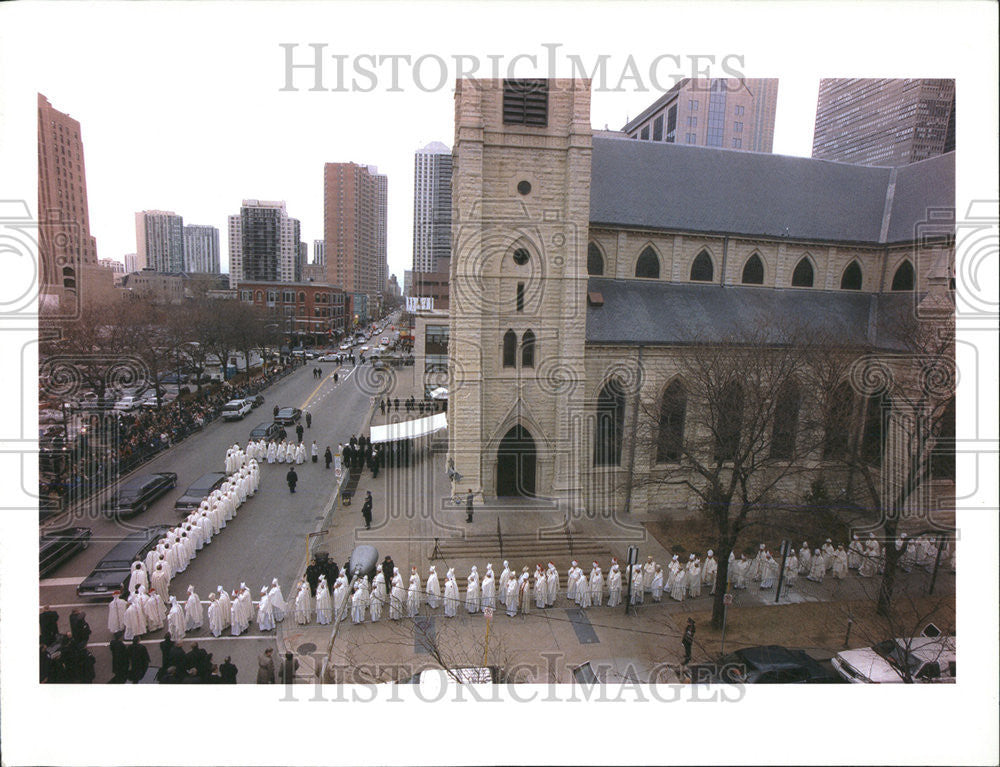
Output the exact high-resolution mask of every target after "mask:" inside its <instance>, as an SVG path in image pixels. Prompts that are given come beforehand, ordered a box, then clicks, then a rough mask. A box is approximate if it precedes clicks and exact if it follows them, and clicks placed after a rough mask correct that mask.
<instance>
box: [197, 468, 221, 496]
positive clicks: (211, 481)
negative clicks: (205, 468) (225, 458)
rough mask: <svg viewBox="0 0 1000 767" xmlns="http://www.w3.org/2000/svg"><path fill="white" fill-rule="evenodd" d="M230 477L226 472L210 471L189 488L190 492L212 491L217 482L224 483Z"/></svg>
mask: <svg viewBox="0 0 1000 767" xmlns="http://www.w3.org/2000/svg"><path fill="white" fill-rule="evenodd" d="M227 476H228V475H227V474H226V473H225V472H224V471H210V472H208V474H202V475H201V476H200V477H198V479H196V480H195V481H194V482H192V483H191V486H190V487H189V488H188V492H189V493H190V492H192V491H196V490H211V489H212V488H213V487H215V484H216V483H217V482H222V480H224V479H225V478H226V477H227Z"/></svg>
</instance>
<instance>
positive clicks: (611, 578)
mask: <svg viewBox="0 0 1000 767" xmlns="http://www.w3.org/2000/svg"><path fill="white" fill-rule="evenodd" d="M621 601H622V574H621V570H619V569H618V563H617V562H616V563H615V564H613V565H611V570H610V571H609V572H608V607H617V606H618V605H620V604H621Z"/></svg>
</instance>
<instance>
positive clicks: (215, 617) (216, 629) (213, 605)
mask: <svg viewBox="0 0 1000 767" xmlns="http://www.w3.org/2000/svg"><path fill="white" fill-rule="evenodd" d="M224 628H225V625H224V622H223V620H222V609H221V607H220V605H219V596H218V594H216V593H215V592H214V591H213V592H212V593H211V594H209V595H208V630H209V632H210V633H211V634H212V636H214V637H217V636H222V630H223V629H224Z"/></svg>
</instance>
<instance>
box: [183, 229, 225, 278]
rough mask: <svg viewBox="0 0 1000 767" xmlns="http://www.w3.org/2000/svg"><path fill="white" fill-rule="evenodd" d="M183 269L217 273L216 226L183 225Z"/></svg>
mask: <svg viewBox="0 0 1000 767" xmlns="http://www.w3.org/2000/svg"><path fill="white" fill-rule="evenodd" d="M184 271H185V272H207V273H209V274H218V273H219V230H218V229H217V228H216V227H214V226H205V225H201V224H188V225H185V227H184Z"/></svg>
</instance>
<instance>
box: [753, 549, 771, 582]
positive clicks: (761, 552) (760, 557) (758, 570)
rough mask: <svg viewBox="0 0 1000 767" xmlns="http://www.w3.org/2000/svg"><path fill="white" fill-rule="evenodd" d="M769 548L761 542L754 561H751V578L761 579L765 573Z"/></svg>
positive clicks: (754, 579)
mask: <svg viewBox="0 0 1000 767" xmlns="http://www.w3.org/2000/svg"><path fill="white" fill-rule="evenodd" d="M766 553H767V550H766V549H765V548H764V544H763V543H762V544H760V546H758V547H757V555H756V556H755V557H754V558H753V562H751V563H750V580H752V581H759V580H760V579H761V578H762V577H763V575H764V560H765V559H766V557H765V555H766Z"/></svg>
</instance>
